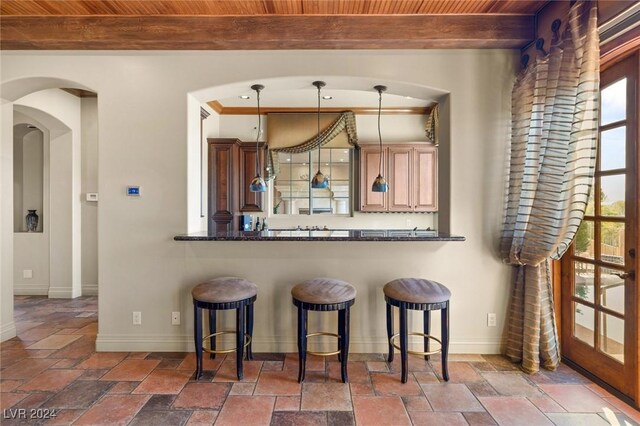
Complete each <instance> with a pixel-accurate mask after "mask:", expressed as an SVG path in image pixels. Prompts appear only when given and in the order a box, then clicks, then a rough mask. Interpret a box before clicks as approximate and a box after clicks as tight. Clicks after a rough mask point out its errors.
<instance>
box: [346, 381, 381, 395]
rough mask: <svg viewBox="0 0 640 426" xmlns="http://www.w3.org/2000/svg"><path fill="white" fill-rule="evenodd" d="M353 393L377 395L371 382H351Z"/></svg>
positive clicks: (350, 386)
mask: <svg viewBox="0 0 640 426" xmlns="http://www.w3.org/2000/svg"><path fill="white" fill-rule="evenodd" d="M349 388H350V389H351V395H371V396H373V395H375V392H374V390H373V385H372V384H370V383H349Z"/></svg>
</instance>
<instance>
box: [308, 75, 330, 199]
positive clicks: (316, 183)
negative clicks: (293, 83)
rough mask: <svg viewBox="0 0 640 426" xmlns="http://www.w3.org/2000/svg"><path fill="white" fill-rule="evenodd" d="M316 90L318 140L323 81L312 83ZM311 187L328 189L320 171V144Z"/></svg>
mask: <svg viewBox="0 0 640 426" xmlns="http://www.w3.org/2000/svg"><path fill="white" fill-rule="evenodd" d="M312 84H313V85H314V86H316V87H317V88H318V139H320V89H322V88H323V87H324V86H326V85H327V84H326V83H325V82H324V81H314V82H313V83H312ZM311 187H312V188H316V189H324V188H327V187H329V179H327V177H326V176H325V175H323V174H322V172H321V171H320V143H319V142H318V171H317V172H316V174H315V176H313V179H311Z"/></svg>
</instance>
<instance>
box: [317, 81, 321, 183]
mask: <svg viewBox="0 0 640 426" xmlns="http://www.w3.org/2000/svg"><path fill="white" fill-rule="evenodd" d="M320 88H321V86H320V85H318V136H317V137H318V140H317V142H318V171H320Z"/></svg>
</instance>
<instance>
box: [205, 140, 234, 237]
mask: <svg viewBox="0 0 640 426" xmlns="http://www.w3.org/2000/svg"><path fill="white" fill-rule="evenodd" d="M237 150H238V145H237V143H236V140H234V139H210V140H209V177H208V179H209V220H208V229H209V232H220V231H232V230H236V229H237V228H238V227H237V226H236V222H237V219H236V218H235V216H234V210H235V209H234V206H235V204H234V203H235V200H236V195H235V194H236V193H237V182H236V181H235V179H234V177H233V173H234V171H235V170H238V155H237Z"/></svg>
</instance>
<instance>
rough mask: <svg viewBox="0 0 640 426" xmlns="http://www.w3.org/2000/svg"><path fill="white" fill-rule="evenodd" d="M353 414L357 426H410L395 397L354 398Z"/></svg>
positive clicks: (401, 406) (399, 402)
mask: <svg viewBox="0 0 640 426" xmlns="http://www.w3.org/2000/svg"><path fill="white" fill-rule="evenodd" d="M353 414H354V416H355V418H356V424H358V425H396V426H400V425H411V421H410V420H409V416H408V414H407V411H406V410H405V408H404V404H403V403H402V400H401V399H400V397H397V396H381V397H375V396H354V397H353Z"/></svg>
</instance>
